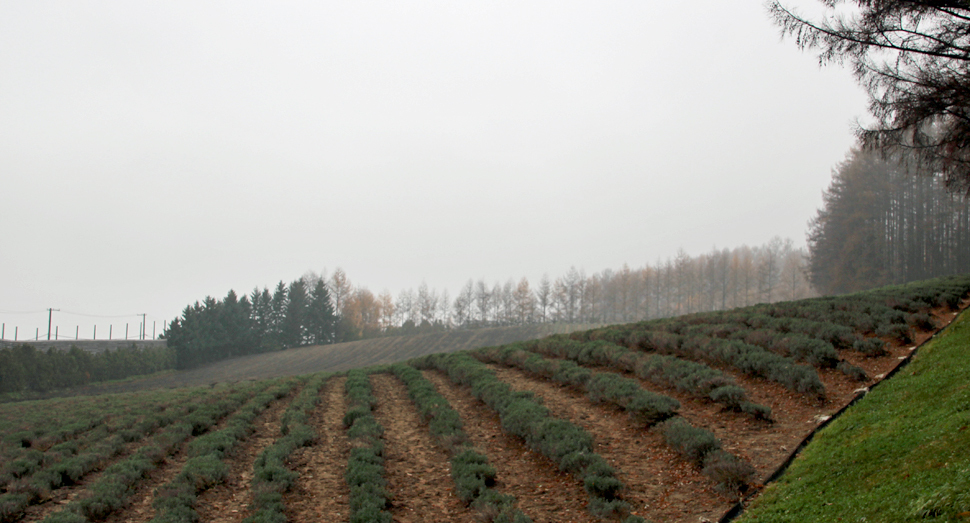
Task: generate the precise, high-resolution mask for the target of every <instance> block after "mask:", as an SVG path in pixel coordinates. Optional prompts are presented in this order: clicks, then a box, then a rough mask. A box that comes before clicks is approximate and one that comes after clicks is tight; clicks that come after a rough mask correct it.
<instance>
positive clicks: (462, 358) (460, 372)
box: [412, 353, 642, 522]
mask: <svg viewBox="0 0 970 523" xmlns="http://www.w3.org/2000/svg"><path fill="white" fill-rule="evenodd" d="M412 364H413V365H415V366H416V367H418V368H436V369H438V370H441V371H443V372H445V373H447V374H448V376H449V377H450V378H451V380H452V381H454V382H455V383H458V384H460V385H467V386H469V387H471V389H472V393H473V394H474V395H475V396H476V397H478V398H479V399H480V400H482V401H483V402H484V403H485V404H486V405H488V406H489V407H491V408H493V409H494V410H495V411H496V412H498V414H499V417H500V418H501V420H502V428H503V429H504V430H505V431H506V432H509V433H511V434H514V435H516V436H518V437H520V438H522V439H524V440H525V441H526V444H527V445H529V447H531V448H533V449H535V450H536V451H538V452H539V453H541V454H543V455H545V456H547V457H549V458H550V459H551V460H552V461H553V462H555V463H556V464H558V466H559V468H560V470H563V471H565V472H569V473H570V474H573V475H575V476H577V477H578V478H580V479H581V480H582V481H583V485H584V487H585V489H586V492H587V494H589V497H590V500H589V505H588V506H589V511H590V512H591V513H592V514H594V515H597V516H600V517H608V516H615V515H624V514H628V513H629V511H630V507H629V505H628V504H627V503H626V502H625V501H623V500H622V499H621V498H620V492H621V491H622V490H623V484H622V483H621V482H620V480H619V479H617V477H616V471H615V470H614V469H613V467H611V466H610V465H609V464H608V463H607V462H606V461H605V460H604V459H603V458H602V457H601V456H600V455H599V454H597V453H596V452H595V451H594V450H593V438H592V437H591V436H590V435H589V434H588V433H586V431H584V430H583V429H581V428H580V427H578V426H576V425H574V424H572V423H570V422H568V421H566V420H562V419H555V418H552V417H550V416H549V411H548V409H546V408H545V407H543V406H542V405H540V404H538V403H536V402H535V401H533V400H532V394H531V393H527V392H514V391H513V390H512V388H511V387H509V385H508V384H506V383H503V382H502V381H500V380H499V379H498V378H497V377H496V376H495V373H494V372H493V371H491V370H490V369H488V368H487V367H486V366H485V364H484V363H482V362H480V361H478V360H476V359H475V358H473V357H472V356H470V355H469V354H467V353H451V354H433V355H430V356H426V357H422V358H419V359H417V360H413V361H412ZM626 521H628V522H634V521H642V519H641V518H639V517H637V516H629V517H628V518H627V519H626Z"/></svg>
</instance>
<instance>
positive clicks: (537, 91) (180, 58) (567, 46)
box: [0, 0, 866, 339]
mask: <svg viewBox="0 0 970 523" xmlns="http://www.w3.org/2000/svg"><path fill="white" fill-rule="evenodd" d="M813 2H814V0H813ZM814 3H816V4H817V3H818V2H814ZM788 4H789V5H795V6H798V5H804V12H806V13H812V12H815V9H816V8H815V6H813V5H812V3H810V2H808V1H807V0H803V1H792V2H788ZM865 111H866V107H865V94H864V92H863V91H862V89H861V88H859V87H858V86H857V85H856V84H855V82H854V80H853V79H852V77H851V74H850V72H849V71H848V70H846V69H843V68H839V67H827V68H825V69H820V68H819V65H818V61H817V59H816V57H815V56H814V55H812V54H811V53H803V52H801V51H799V50H798V49H797V47H796V46H795V44H794V43H793V42H791V41H782V40H781V39H780V37H779V34H778V29H777V27H776V26H774V25H773V24H772V22H771V21H770V20H769V18H768V16H767V14H766V10H765V7H764V6H763V5H762V3H761V2H760V0H758V1H756V0H751V1H745V2H724V1H703V2H694V3H690V4H680V3H676V2H674V3H663V4H660V5H658V4H657V3H656V2H643V1H626V0H621V1H616V2H606V3H604V2H591V1H568V0H567V1H557V2H504V1H501V2H495V1H487V2H479V1H466V2H458V3H455V2H432V1H427V2H412V1H404V2H302V1H287V2H184V1H173V2H122V1H109V0H102V1H98V2H90V1H70V2H68V1H31V2H20V1H8V0H0V182H2V183H0V187H2V195H3V203H2V205H0V231H2V234H0V321H2V322H3V323H4V324H5V329H6V332H5V337H6V338H12V328H13V326H14V325H16V326H18V328H19V329H20V334H19V335H20V338H21V339H23V338H25V337H28V336H29V337H33V335H34V333H35V329H40V332H41V333H43V334H45V333H46V328H47V312H46V311H45V309H46V308H48V307H52V308H55V309H61V311H59V312H54V320H55V323H56V324H57V325H59V327H60V329H61V331H60V332H61V334H65V332H66V333H67V334H70V335H72V336H73V334H74V332H75V327H76V326H80V327H79V328H80V331H81V337H82V338H83V337H89V336H90V335H91V331H92V327H93V325H94V324H97V325H98V337H99V338H100V337H103V336H107V330H108V325H109V324H112V325H114V327H113V329H114V331H113V334H114V336H115V337H116V338H117V337H118V336H119V335H120V334H119V332H120V331H121V330H123V329H124V324H125V323H129V324H130V331H131V335H134V332H135V331H136V330H137V325H138V322H139V321H140V317H138V316H135V315H136V314H142V313H144V314H146V315H147V316H146V317H147V322H148V326H149V331H150V330H151V326H152V322H153V321H157V322H158V329H159V331H160V329H161V322H162V321H163V320H170V319H172V318H173V317H175V316H176V315H177V314H179V312H180V311H181V309H182V308H183V307H184V306H185V305H186V304H187V303H189V302H192V301H195V300H197V299H201V298H203V297H204V296H206V295H213V296H217V297H219V296H224V295H225V293H226V292H227V291H228V290H229V289H235V290H236V291H237V292H241V293H248V292H249V291H251V290H252V288H253V287H255V286H259V287H264V286H269V287H270V288H272V286H273V285H274V284H275V283H276V282H277V281H280V280H283V281H286V282H289V281H292V280H293V279H295V278H298V277H299V276H300V275H301V274H303V273H304V272H306V271H308V270H314V271H316V272H318V273H323V272H326V273H327V274H330V273H332V272H333V270H334V269H335V268H337V267H340V268H342V269H343V270H344V271H346V273H347V275H348V276H349V277H350V279H351V281H352V283H354V284H359V285H363V286H366V287H368V288H369V289H371V290H373V291H374V292H380V291H381V290H383V289H388V290H390V291H391V292H392V293H394V294H395V295H397V293H398V292H399V291H400V290H401V289H405V288H412V287H417V286H418V285H419V284H420V283H421V282H426V283H427V285H428V286H430V287H432V288H436V289H447V290H448V291H449V292H450V293H451V295H452V297H453V296H454V295H455V292H456V291H457V290H458V289H459V287H460V286H461V285H463V284H464V283H465V281H466V280H468V279H469V278H475V279H476V280H477V279H479V278H484V279H485V280H486V281H488V282H493V281H503V282H504V281H505V280H507V279H508V278H510V277H511V278H515V279H516V280H518V279H519V278H521V277H523V276H524V277H527V278H529V280H530V281H533V282H536V281H538V280H539V279H540V278H541V277H542V275H543V273H548V274H549V275H550V276H552V277H555V276H557V275H560V274H563V273H565V272H566V271H567V270H568V269H569V268H570V267H572V266H575V267H577V268H581V269H584V270H585V271H587V272H590V273H591V272H596V271H601V270H603V269H606V268H618V267H620V266H621V265H622V264H624V263H628V264H630V265H631V266H642V265H644V264H647V263H655V262H656V261H657V260H658V259H666V258H667V257H673V256H675V255H676V253H677V251H678V249H681V248H682V249H683V250H684V251H686V252H687V253H689V254H691V255H697V254H700V253H702V252H705V251H708V250H710V249H711V248H713V247H715V246H716V247H719V248H723V247H735V246H738V245H741V244H748V245H758V244H763V243H765V242H766V241H768V240H769V239H770V238H772V237H774V236H781V237H789V238H792V239H793V240H794V241H795V244H796V246H797V245H802V244H804V235H805V230H806V223H807V221H808V220H809V218H811V217H812V216H813V215H814V213H815V210H816V208H818V207H819V206H820V205H821V202H822V199H821V195H822V191H823V189H825V188H826V186H827V185H828V183H829V179H830V174H831V169H832V168H833V167H834V166H835V165H836V164H837V163H838V162H840V161H841V160H842V159H843V158H844V157H845V155H846V153H847V152H848V151H849V149H850V147H851V146H852V144H853V143H854V137H853V127H852V125H853V121H854V120H855V119H857V118H865Z"/></svg>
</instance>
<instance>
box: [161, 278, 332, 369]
mask: <svg viewBox="0 0 970 523" xmlns="http://www.w3.org/2000/svg"><path fill="white" fill-rule="evenodd" d="M337 321H338V318H337V316H336V314H335V313H334V304H333V303H332V302H331V297H330V291H329V289H328V287H327V284H326V283H325V282H324V281H323V280H322V279H319V278H317V279H316V280H312V279H309V278H300V279H297V280H295V281H293V282H292V283H290V285H286V284H285V283H283V282H282V281H281V282H279V283H278V284H277V285H276V288H275V289H274V290H273V292H272V293H271V292H270V291H269V289H268V288H265V287H264V288H263V289H262V290H260V289H259V288H256V289H253V291H252V293H251V294H250V295H249V296H246V295H243V296H242V297H241V298H240V297H238V296H237V295H236V293H235V291H232V290H230V291H229V293H228V294H227V295H226V297H225V298H224V299H222V300H216V299H214V298H212V297H206V298H205V299H204V300H203V301H202V302H201V303H199V302H195V303H194V304H192V305H188V306H186V307H185V309H184V310H183V311H182V315H181V316H179V317H178V318H175V319H174V320H172V322H171V323H169V325H168V327H167V329H166V331H165V333H164V337H165V338H166V340H167V341H168V346H169V347H170V348H172V349H174V350H175V355H176V367H177V368H180V369H186V368H191V367H196V366H199V365H202V364H203V363H208V362H212V361H218V360H222V359H226V358H231V357H234V356H243V355H246V354H256V353H261V352H269V351H275V350H280V349H286V348H290V347H298V346H301V345H324V344H328V343H333V342H334V341H335V340H336V336H337V331H336V329H337Z"/></svg>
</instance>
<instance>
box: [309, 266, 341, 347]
mask: <svg viewBox="0 0 970 523" xmlns="http://www.w3.org/2000/svg"><path fill="white" fill-rule="evenodd" d="M336 325H337V315H336V314H335V313H334V309H333V303H332V302H331V301H330V291H329V290H328V289H327V284H326V283H324V282H323V280H317V282H316V284H315V285H314V286H313V289H312V290H311V291H310V304H309V307H308V308H307V317H306V330H307V338H308V339H307V343H311V344H316V345H326V344H329V343H333V342H334V336H335V334H336V333H335V330H336Z"/></svg>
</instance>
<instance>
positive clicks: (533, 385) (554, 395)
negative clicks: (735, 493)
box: [489, 365, 730, 523]
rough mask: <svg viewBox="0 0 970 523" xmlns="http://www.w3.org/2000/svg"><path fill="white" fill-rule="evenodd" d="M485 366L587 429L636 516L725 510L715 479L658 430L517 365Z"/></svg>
mask: <svg viewBox="0 0 970 523" xmlns="http://www.w3.org/2000/svg"><path fill="white" fill-rule="evenodd" d="M489 368H491V369H492V370H494V371H495V373H496V375H497V376H498V378H499V379H500V380H502V381H504V382H506V383H508V384H509V385H511V386H512V388H513V389H515V390H529V391H532V392H534V393H535V395H536V397H537V398H541V399H542V402H543V404H544V405H545V406H546V407H547V408H548V409H549V410H550V412H551V413H552V415H553V416H555V417H558V418H563V419H567V420H569V421H571V422H573V423H575V424H577V425H579V426H580V427H582V428H583V429H585V430H586V431H587V432H589V433H590V434H591V435H592V436H593V438H594V439H595V442H596V448H595V450H596V452H597V453H598V454H600V455H601V456H603V458H604V459H606V461H607V462H608V463H609V464H610V465H612V466H613V467H615V468H616V469H617V477H618V478H619V479H620V481H622V482H623V483H624V484H625V485H626V486H627V489H626V490H625V491H624V492H623V498H624V499H625V500H626V501H627V502H628V503H630V505H631V506H632V507H633V511H634V513H635V514H636V515H638V516H641V517H643V518H645V519H647V520H648V521H651V520H652V521H683V522H688V521H689V522H691V523H696V522H697V521H699V520H702V519H704V518H706V519H717V518H718V516H720V515H721V514H723V513H724V512H725V511H726V510H727V509H728V508H729V506H730V502H729V501H728V500H727V499H725V498H723V497H721V496H718V495H717V494H716V493H715V492H714V490H713V486H714V485H713V483H712V482H711V481H710V480H709V479H708V478H706V477H705V476H703V475H702V474H701V473H700V471H699V470H697V469H696V468H695V467H694V466H693V465H691V464H690V463H688V462H687V461H685V460H683V459H681V458H680V457H678V456H677V454H676V453H675V452H674V451H673V449H671V448H670V447H669V446H668V445H667V444H666V443H664V440H663V436H661V434H660V432H659V431H655V430H646V429H645V428H644V427H642V426H640V425H639V424H637V423H635V422H634V421H633V420H631V419H630V418H629V417H628V416H627V415H626V414H623V413H622V412H621V411H620V410H619V409H615V408H611V407H608V406H599V405H594V404H593V403H591V402H590V400H589V399H587V398H586V396H585V395H584V394H582V393H581V392H576V391H570V390H567V389H564V388H562V387H560V386H558V385H556V384H553V383H550V382H547V381H544V380H539V379H535V378H532V377H530V376H528V375H527V374H526V373H524V372H522V371H520V370H518V369H510V368H504V367H501V366H498V365H489Z"/></svg>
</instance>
